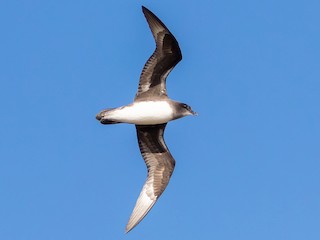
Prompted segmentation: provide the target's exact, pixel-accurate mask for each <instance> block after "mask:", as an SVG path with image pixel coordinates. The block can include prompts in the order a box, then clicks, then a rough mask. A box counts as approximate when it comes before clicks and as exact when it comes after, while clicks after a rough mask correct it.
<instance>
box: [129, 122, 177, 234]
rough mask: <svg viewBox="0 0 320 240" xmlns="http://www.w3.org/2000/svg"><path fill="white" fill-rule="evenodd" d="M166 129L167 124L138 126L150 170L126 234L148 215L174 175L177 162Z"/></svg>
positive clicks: (143, 151)
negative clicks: (167, 144) (165, 140)
mask: <svg viewBox="0 0 320 240" xmlns="http://www.w3.org/2000/svg"><path fill="white" fill-rule="evenodd" d="M165 127H166V124H159V125H148V126H139V125H136V128H137V135H138V142H139V148H140V151H141V155H142V157H143V159H144V161H145V162H146V165H147V168H148V177H147V180H146V182H145V184H144V186H143V188H142V190H141V193H140V196H139V198H138V200H137V202H136V205H135V207H134V209H133V212H132V214H131V216H130V219H129V222H128V224H127V226H126V232H129V231H130V230H132V229H133V228H134V227H135V226H136V225H137V224H138V223H139V222H140V221H141V220H142V219H143V218H144V217H145V216H146V215H147V213H148V212H149V211H150V209H151V208H152V207H153V205H154V204H155V203H156V201H157V200H158V198H159V197H160V195H161V194H162V193H163V191H164V190H165V188H166V187H167V185H168V183H169V180H170V177H171V175H172V172H173V169H174V166H175V160H174V159H173V157H172V155H171V154H170V152H169V150H168V148H167V146H166V144H165V142H164V140H163V133H164V129H165Z"/></svg>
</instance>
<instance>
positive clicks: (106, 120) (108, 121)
mask: <svg viewBox="0 0 320 240" xmlns="http://www.w3.org/2000/svg"><path fill="white" fill-rule="evenodd" d="M100 122H101V123H102V124H116V123H121V122H115V121H110V120H108V119H102V120H100Z"/></svg>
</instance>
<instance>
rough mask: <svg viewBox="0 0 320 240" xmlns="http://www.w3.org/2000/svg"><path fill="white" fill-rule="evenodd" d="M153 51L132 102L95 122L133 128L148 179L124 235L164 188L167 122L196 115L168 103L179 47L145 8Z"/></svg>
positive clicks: (168, 159)
mask: <svg viewBox="0 0 320 240" xmlns="http://www.w3.org/2000/svg"><path fill="white" fill-rule="evenodd" d="M142 11H143V13H144V15H145V17H146V19H147V22H148V24H149V27H150V29H151V32H152V35H153V37H154V39H155V42H156V49H155V51H154V52H153V54H152V55H151V57H150V58H149V59H148V61H147V62H146V64H145V65H144V68H143V70H142V73H141V75H140V82H139V87H138V92H137V93H136V96H135V98H134V102H133V103H131V104H128V105H126V106H122V107H118V108H111V109H106V110H103V111H101V112H100V113H99V114H97V116H96V118H97V120H99V121H100V122H101V123H102V124H114V123H131V124H135V126H136V130H137V137H138V143H139V148H140V152H141V155H142V157H143V159H144V161H145V163H146V165H147V169H148V177H147V180H146V182H145V184H144V186H143V188H142V190H141V193H140V196H139V198H138V200H137V202H136V205H135V207H134V209H133V212H132V214H131V217H130V219H129V222H128V224H127V226H126V232H129V231H130V230H132V229H133V228H134V227H135V226H136V225H137V224H138V223H139V222H140V221H141V220H142V219H143V218H144V217H145V216H146V215H147V213H148V212H149V211H150V209H151V208H152V207H153V205H154V204H155V203H156V201H157V200H158V198H159V197H160V195H161V194H162V193H163V191H164V190H165V188H166V187H167V185H168V183H169V180H170V177H171V175H172V172H173V169H174V166H175V160H174V158H173V157H172V155H171V153H170V151H169V150H168V147H167V146H166V144H165V142H164V140H163V133H164V130H165V127H166V124H167V123H168V122H169V121H172V120H175V119H178V118H182V117H185V116H188V115H196V113H195V112H193V111H192V109H191V108H190V106H188V105H187V104H185V103H180V102H176V101H173V100H171V99H170V98H169V97H168V95H167V89H166V78H167V76H168V75H169V73H170V72H171V70H172V69H173V68H174V66H175V65H176V64H177V63H178V62H179V61H180V60H181V59H182V55H181V51H180V48H179V44H178V42H177V40H176V39H175V37H174V36H173V35H172V34H171V32H170V31H169V30H168V28H167V27H166V26H165V25H164V24H163V23H162V22H161V21H160V19H159V18H158V17H157V16H156V15H154V14H153V13H152V12H151V11H149V10H148V9H147V8H145V7H142Z"/></svg>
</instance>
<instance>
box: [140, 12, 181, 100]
mask: <svg viewBox="0 0 320 240" xmlns="http://www.w3.org/2000/svg"><path fill="white" fill-rule="evenodd" d="M142 11H143V13H144V15H145V17H146V19H147V21H148V24H149V27H150V29H151V32H152V35H153V37H154V39H155V42H156V49H155V51H154V52H153V54H152V55H151V57H150V58H149V59H148V61H147V62H146V64H145V65H144V68H143V70H142V72H141V75H140V82H139V87H138V91H137V94H136V97H135V101H141V100H144V99H145V98H148V97H149V96H150V95H151V96H152V97H153V98H154V99H156V98H163V97H166V96H167V91H166V78H167V76H168V75H169V73H170V72H171V70H172V69H173V68H174V66H175V65H176V64H177V63H178V62H179V61H180V60H181V59H182V55H181V51H180V48H179V44H178V42H177V40H176V39H175V37H174V36H173V35H172V34H171V32H170V31H169V30H168V28H167V27H166V26H165V25H164V24H163V23H162V22H161V21H160V19H159V18H158V17H157V16H156V15H154V14H153V13H152V12H151V11H149V10H148V9H147V8H145V7H142Z"/></svg>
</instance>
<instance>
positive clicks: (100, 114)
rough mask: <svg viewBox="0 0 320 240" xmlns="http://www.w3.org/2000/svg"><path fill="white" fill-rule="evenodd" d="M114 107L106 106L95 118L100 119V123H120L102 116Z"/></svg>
mask: <svg viewBox="0 0 320 240" xmlns="http://www.w3.org/2000/svg"><path fill="white" fill-rule="evenodd" d="M113 109H114V108H108V109H105V110H103V111H101V112H99V113H98V114H97V116H96V119H97V120H98V121H100V122H101V123H102V124H116V123H120V122H116V121H112V120H108V119H106V118H104V116H105V115H106V114H107V112H109V111H111V110H113Z"/></svg>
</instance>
